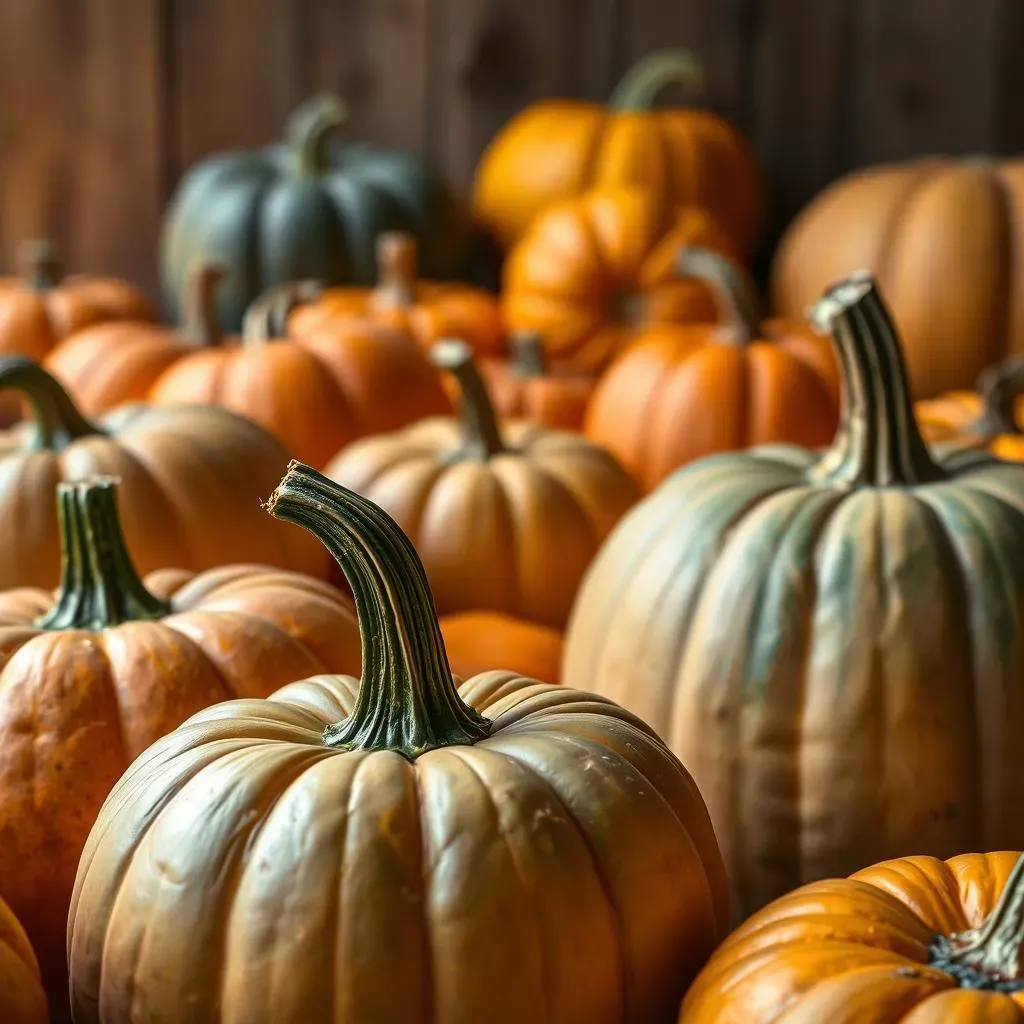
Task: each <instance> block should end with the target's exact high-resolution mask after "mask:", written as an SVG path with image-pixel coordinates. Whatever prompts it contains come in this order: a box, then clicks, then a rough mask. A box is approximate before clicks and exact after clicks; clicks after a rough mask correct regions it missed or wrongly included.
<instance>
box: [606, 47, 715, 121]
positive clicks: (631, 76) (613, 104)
mask: <svg viewBox="0 0 1024 1024" xmlns="http://www.w3.org/2000/svg"><path fill="white" fill-rule="evenodd" d="M703 84H704V69H703V67H702V66H701V63H700V61H699V60H698V59H697V58H696V57H695V56H694V55H693V54H692V53H691V52H690V51H689V50H681V49H671V50H657V51H656V52H654V53H649V54H648V55H647V56H646V57H643V58H642V59H641V60H638V61H637V62H636V63H635V64H634V65H633V66H632V67H631V68H630V69H629V70H628V71H627V72H626V73H625V74H624V75H623V76H622V79H621V80H620V81H619V84H618V85H617V86H616V87H615V90H614V92H613V93H612V95H611V98H610V99H609V100H608V106H609V107H610V108H611V109H612V110H616V111H620V112H627V111H643V110H650V109H651V107H652V106H654V102H655V100H657V98H658V94H659V93H660V92H661V91H662V90H663V89H665V88H667V87H668V86H670V85H686V86H692V87H694V88H697V89H699V88H700V87H701V86H702V85H703Z"/></svg>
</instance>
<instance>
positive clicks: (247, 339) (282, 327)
mask: <svg viewBox="0 0 1024 1024" xmlns="http://www.w3.org/2000/svg"><path fill="white" fill-rule="evenodd" d="M322 291H323V284H322V283H321V282H320V281H289V282H287V283H286V284H276V285H274V286H273V287H272V288H268V289H267V290H266V291H265V292H264V293H263V294H262V295H259V296H257V297H256V298H255V299H253V301H252V302H251V303H250V304H249V308H248V309H247V310H246V311H245V316H244V317H243V318H242V344H243V345H245V346H247V347H248V346H252V347H259V346H260V345H265V344H267V342H269V341H273V340H274V338H283V337H284V336H285V333H286V331H287V328H288V314H289V313H291V311H292V310H293V309H294V308H295V307H296V306H298V305H301V304H302V303H303V302H313V301H314V300H315V299H317V298H318V297H319V296H320V294H321V293H322Z"/></svg>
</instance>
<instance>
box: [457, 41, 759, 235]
mask: <svg viewBox="0 0 1024 1024" xmlns="http://www.w3.org/2000/svg"><path fill="white" fill-rule="evenodd" d="M700 80H701V69H700V66H699V65H698V63H697V62H696V60H695V59H694V57H693V56H692V55H691V54H689V53H687V52H685V51H681V50H662V51H658V52H656V53H652V54H650V55H649V56H647V57H645V58H644V59H643V60H641V61H639V62H638V63H637V64H636V65H635V66H634V67H633V68H632V69H631V70H630V71H629V72H628V73H627V74H626V76H625V77H624V78H623V79H622V81H621V82H620V83H619V85H618V88H617V89H616V90H615V91H614V93H613V94H612V97H611V99H610V100H609V102H608V105H607V106H600V105H597V104H593V103H583V102H578V101H569V100H556V101H548V102H545V103H540V104H536V105H535V106H532V107H528V108H527V109H526V110H524V111H523V112H522V113H520V114H519V115H517V116H516V117H514V118H513V119H512V120H511V121H510V122H509V123H508V124H507V125H506V126H505V127H504V128H503V129H502V130H501V131H500V132H499V133H498V135H497V137H496V138H495V139H494V141H493V142H492V143H491V144H490V146H488V148H487V149H486V151H485V152H484V155H483V156H482V157H481V160H480V165H479V167H478V168H477V173H476V181H475V185H474V196H473V205H474V210H475V213H476V216H477V218H478V219H479V220H480V221H481V223H483V224H484V225H485V226H486V227H487V228H488V229H489V230H490V231H491V232H492V233H493V234H494V235H495V236H496V237H497V238H498V239H499V241H500V242H501V243H502V244H503V245H505V246H509V245H511V244H513V243H514V242H516V241H518V240H519V239H520V238H521V237H522V235H523V234H524V233H525V232H526V230H527V229H528V228H529V226H530V223H531V222H532V221H533V219H534V218H535V217H536V216H537V215H538V214H539V213H541V212H542V211H544V210H545V209H546V208H547V207H549V206H551V205H552V204H553V203H557V202H560V201H561V200H563V199H567V198H571V197H572V196H576V195H579V194H580V193H581V192H583V191H585V190H586V189H588V188H592V187H605V186H621V185H626V186H629V187H634V188H639V189H642V190H643V191H644V192H646V193H648V194H649V195H651V196H652V197H653V198H654V200H655V202H656V203H657V206H658V208H659V209H661V210H662V211H664V212H665V213H668V212H670V211H672V210H674V209H676V208H677V207H679V206H682V205H690V206H699V207H702V208H703V209H706V210H708V211H709V212H710V213H711V214H712V216H713V217H714V218H715V220H716V221H717V222H718V223H719V224H721V225H722V226H723V227H724V229H725V230H726V231H727V233H728V235H729V237H730V238H731V239H733V241H734V243H735V245H736V246H737V247H738V249H739V250H740V251H741V252H743V253H750V252H752V251H753V249H754V247H755V246H756V245H757V242H758V239H759V236H760V231H761V224H762V221H763V219H764V208H765V195H764V184H763V182H762V180H761V173H760V170H759V168H758V166H757V162H756V160H755V159H754V156H753V154H752V152H751V149H750V147H749V145H748V144H747V142H746V141H745V140H744V138H743V136H742V135H741V134H740V133H739V132H738V131H737V130H736V129H735V128H733V127H732V125H730V124H729V122H728V121H725V120H723V119H722V118H720V117H717V116H716V115H714V114H711V113H709V112H707V111H702V110H680V109H661V110H655V109H653V108H654V104H655V101H656V100H657V98H658V95H659V94H660V93H661V92H663V91H664V90H665V89H666V88H667V87H668V86H670V85H675V84H684V85H691V84H695V83H698V82H699V81H700Z"/></svg>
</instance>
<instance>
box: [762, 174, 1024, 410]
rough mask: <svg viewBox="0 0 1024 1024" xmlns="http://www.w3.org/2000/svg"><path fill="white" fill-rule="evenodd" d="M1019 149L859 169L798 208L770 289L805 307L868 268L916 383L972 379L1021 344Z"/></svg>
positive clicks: (780, 305) (942, 387)
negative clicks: (997, 156)
mask: <svg viewBox="0 0 1024 1024" xmlns="http://www.w3.org/2000/svg"><path fill="white" fill-rule="evenodd" d="M1022 248H1024V161H1008V162H996V161H995V160H987V159H979V158H977V157H974V158H969V159H964V160H959V159H958V160H953V159H946V160H941V159H928V160H920V161H914V162H910V163H903V164H892V165H887V166H883V167H872V168H869V169H868V170H864V171H857V172H855V173H853V174H849V175H847V176H846V177H845V178H842V179H840V180H839V181H838V182H836V183H835V184H834V185H832V186H830V187H829V188H828V189H826V190H825V191H824V192H823V193H822V194H821V195H819V196H818V197H817V198H816V199H815V200H813V201H812V202H811V203H810V204H809V205H808V206H807V207H806V208H805V209H804V210H803V212H802V213H801V214H800V215H799V216H798V217H797V219H796V221H795V222H794V223H793V225H792V226H791V227H790V229H789V231H788V232H787V233H786V235H785V237H784V238H783V239H782V242H781V243H780V245H779V249H778V253H777V255H776V258H775V263H774V267H773V272H772V301H773V304H774V306H775V308H776V310H777V311H778V312H780V313H783V314H789V315H794V316H799V315H801V314H802V313H803V312H804V310H805V309H806V308H807V306H808V305H810V304H811V303H813V302H814V301H815V300H816V299H817V297H818V296H819V295H820V294H821V292H822V290H823V289H824V288H825V287H826V286H828V285H829V284H830V283H831V282H832V281H834V280H836V279H837V278H839V277H842V276H843V275H845V274H849V273H851V272H852V271H854V270H857V269H858V268H861V267H863V268H867V269H868V270H870V271H872V272H873V273H874V274H875V276H876V277H877V279H878V282H879V284H880V286H881V287H882V289H883V290H884V291H885V295H886V298H887V299H888V301H889V303H890V305H891V307H892V312H893V316H894V318H895V320H896V325H897V327H898V328H899V331H900V336H901V337H902V339H903V344H904V347H905V352H906V360H907V366H908V369H909V371H910V380H911V384H912V393H913V396H914V397H915V398H932V397H934V396H935V395H937V394H939V393H940V392H942V391H953V390H957V389H959V388H970V387H973V386H974V382H975V381H976V380H977V378H978V375H979V374H980V373H981V372H982V370H984V369H985V367H987V366H991V365H992V364H993V363H998V362H1000V361H1001V360H1002V359H1003V358H1004V357H1005V356H1006V355H1008V354H1010V353H1013V352H1019V351H1022V350H1024V279H1022V277H1021V275H1020V273H1019V266H1018V264H1017V259H1018V255H1019V253H1020V252H1021V251H1022Z"/></svg>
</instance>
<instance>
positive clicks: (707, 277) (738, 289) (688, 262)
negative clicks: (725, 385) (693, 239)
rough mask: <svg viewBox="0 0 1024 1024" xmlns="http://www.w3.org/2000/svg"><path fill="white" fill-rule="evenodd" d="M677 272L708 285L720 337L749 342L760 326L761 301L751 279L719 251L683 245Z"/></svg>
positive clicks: (735, 341)
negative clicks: (718, 324)
mask: <svg viewBox="0 0 1024 1024" xmlns="http://www.w3.org/2000/svg"><path fill="white" fill-rule="evenodd" d="M676 273H677V274H678V275H679V276H680V277H693V278H696V279H697V280H699V281H702V282H703V283H704V284H705V285H707V287H708V290H709V291H710V292H711V296H712V298H713V299H714V301H715V307H716V309H717V310H718V319H719V321H720V322H721V327H720V328H719V336H720V337H721V339H722V340H723V341H725V342H728V343H729V344H732V345H749V344H750V342H751V341H753V339H754V338H756V337H757V331H758V328H759V327H760V326H761V302H760V299H759V298H758V295H757V288H756V287H755V286H754V282H753V281H751V280H750V278H749V277H748V276H747V275H746V274H745V273H744V272H743V271H742V270H741V269H740V268H739V267H738V266H737V265H736V264H735V263H733V262H732V260H729V259H726V258H725V257H724V256H723V255H721V253H717V252H713V251H712V250H711V249H704V248H702V247H701V246H698V245H684V246H683V248H682V249H680V250H679V255H678V256H677V257H676Z"/></svg>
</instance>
